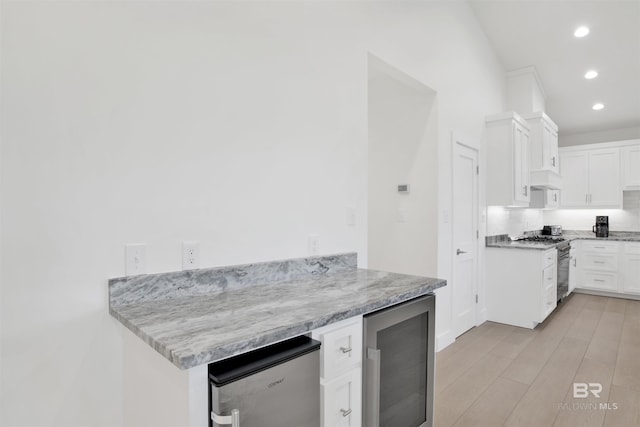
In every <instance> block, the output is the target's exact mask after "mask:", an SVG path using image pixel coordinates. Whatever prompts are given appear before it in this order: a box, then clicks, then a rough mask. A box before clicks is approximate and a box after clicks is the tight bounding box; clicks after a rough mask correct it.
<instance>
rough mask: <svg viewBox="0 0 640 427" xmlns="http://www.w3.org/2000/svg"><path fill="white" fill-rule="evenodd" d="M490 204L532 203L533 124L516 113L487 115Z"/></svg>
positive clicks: (526, 204) (488, 201) (488, 192)
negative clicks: (530, 136)
mask: <svg viewBox="0 0 640 427" xmlns="http://www.w3.org/2000/svg"><path fill="white" fill-rule="evenodd" d="M486 128H487V134H486V135H487V139H486V141H487V144H486V145H487V174H486V175H487V204H488V205H494V206H520V207H527V206H529V200H530V188H529V127H528V125H527V122H526V121H525V120H524V119H523V118H522V117H520V116H519V115H518V114H516V113H503V114H498V115H495V116H489V117H487V118H486Z"/></svg>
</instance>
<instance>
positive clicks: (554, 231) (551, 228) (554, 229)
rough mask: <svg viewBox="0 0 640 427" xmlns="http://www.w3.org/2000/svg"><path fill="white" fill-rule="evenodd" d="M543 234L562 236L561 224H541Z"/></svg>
mask: <svg viewBox="0 0 640 427" xmlns="http://www.w3.org/2000/svg"><path fill="white" fill-rule="evenodd" d="M542 235H543V236H562V226H560V225H544V226H542Z"/></svg>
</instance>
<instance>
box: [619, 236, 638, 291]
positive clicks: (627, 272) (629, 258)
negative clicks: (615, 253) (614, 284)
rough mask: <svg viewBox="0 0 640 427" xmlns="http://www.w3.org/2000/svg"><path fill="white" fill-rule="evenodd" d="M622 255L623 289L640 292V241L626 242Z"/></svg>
mask: <svg viewBox="0 0 640 427" xmlns="http://www.w3.org/2000/svg"><path fill="white" fill-rule="evenodd" d="M623 253H624V255H623V256H622V257H623V258H622V290H623V292H626V293H630V294H640V243H626V244H625V246H624V251H623Z"/></svg>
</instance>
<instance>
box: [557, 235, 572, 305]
mask: <svg viewBox="0 0 640 427" xmlns="http://www.w3.org/2000/svg"><path fill="white" fill-rule="evenodd" d="M570 250H571V248H570V246H569V245H566V246H565V247H563V248H558V301H561V300H562V299H563V298H564V297H566V296H567V295H569V260H570V257H569V255H570Z"/></svg>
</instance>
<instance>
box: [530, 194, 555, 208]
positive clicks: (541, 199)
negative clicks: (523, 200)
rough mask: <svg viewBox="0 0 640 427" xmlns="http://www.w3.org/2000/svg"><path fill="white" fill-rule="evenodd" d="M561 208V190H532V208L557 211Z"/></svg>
mask: <svg viewBox="0 0 640 427" xmlns="http://www.w3.org/2000/svg"><path fill="white" fill-rule="evenodd" d="M558 206H560V190H548V189H544V190H542V189H532V190H531V203H530V204H529V207H530V208H536V209H555V208H557V207H558Z"/></svg>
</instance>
